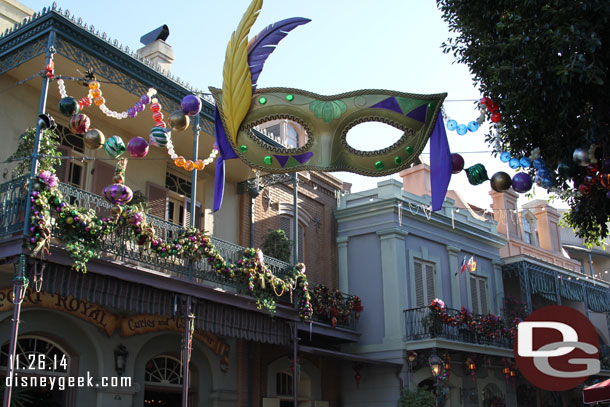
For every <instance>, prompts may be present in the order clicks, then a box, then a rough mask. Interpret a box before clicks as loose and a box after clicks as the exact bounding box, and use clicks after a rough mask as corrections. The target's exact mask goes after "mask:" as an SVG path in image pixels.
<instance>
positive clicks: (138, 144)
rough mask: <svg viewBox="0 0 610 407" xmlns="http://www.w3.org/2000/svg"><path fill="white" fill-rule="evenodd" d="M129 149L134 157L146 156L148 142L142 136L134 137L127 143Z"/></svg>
mask: <svg viewBox="0 0 610 407" xmlns="http://www.w3.org/2000/svg"><path fill="white" fill-rule="evenodd" d="M127 151H129V154H131V156H132V157H146V154H148V142H147V141H146V140H145V139H143V138H142V137H134V138H132V139H131V140H129V143H128V144H127Z"/></svg>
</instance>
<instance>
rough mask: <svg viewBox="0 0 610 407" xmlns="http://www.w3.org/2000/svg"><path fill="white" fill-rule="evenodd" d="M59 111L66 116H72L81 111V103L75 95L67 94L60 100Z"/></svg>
mask: <svg viewBox="0 0 610 407" xmlns="http://www.w3.org/2000/svg"><path fill="white" fill-rule="evenodd" d="M59 111H60V112H61V114H63V115H64V116H68V117H72V116H73V115H75V114H77V113H78V112H79V111H80V105H79V104H78V101H77V100H76V99H74V98H73V97H70V96H66V97H65V98H61V100H60V101H59Z"/></svg>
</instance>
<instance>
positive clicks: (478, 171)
mask: <svg viewBox="0 0 610 407" xmlns="http://www.w3.org/2000/svg"><path fill="white" fill-rule="evenodd" d="M466 174H467V175H468V182H470V184H472V185H479V184H482V183H483V182H485V181H487V180H488V179H489V177H488V176H487V170H486V169H485V166H484V165H483V164H475V165H473V166H472V167H469V168H466Z"/></svg>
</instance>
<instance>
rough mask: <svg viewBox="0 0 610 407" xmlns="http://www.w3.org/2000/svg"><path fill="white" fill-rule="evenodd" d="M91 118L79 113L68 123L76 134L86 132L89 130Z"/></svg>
mask: <svg viewBox="0 0 610 407" xmlns="http://www.w3.org/2000/svg"><path fill="white" fill-rule="evenodd" d="M90 125H91V120H89V117H88V116H87V115H86V114H82V113H78V114H75V115H74V116H72V118H71V119H70V122H69V124H68V128H69V129H70V131H71V132H72V133H74V134H84V133H86V132H87V130H89V126H90Z"/></svg>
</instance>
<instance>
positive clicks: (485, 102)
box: [479, 96, 491, 105]
mask: <svg viewBox="0 0 610 407" xmlns="http://www.w3.org/2000/svg"><path fill="white" fill-rule="evenodd" d="M489 102H491V99H490V98H488V97H487V96H485V97H482V98H481V100H480V101H479V103H480V104H482V105H487V104H488V103H489Z"/></svg>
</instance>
